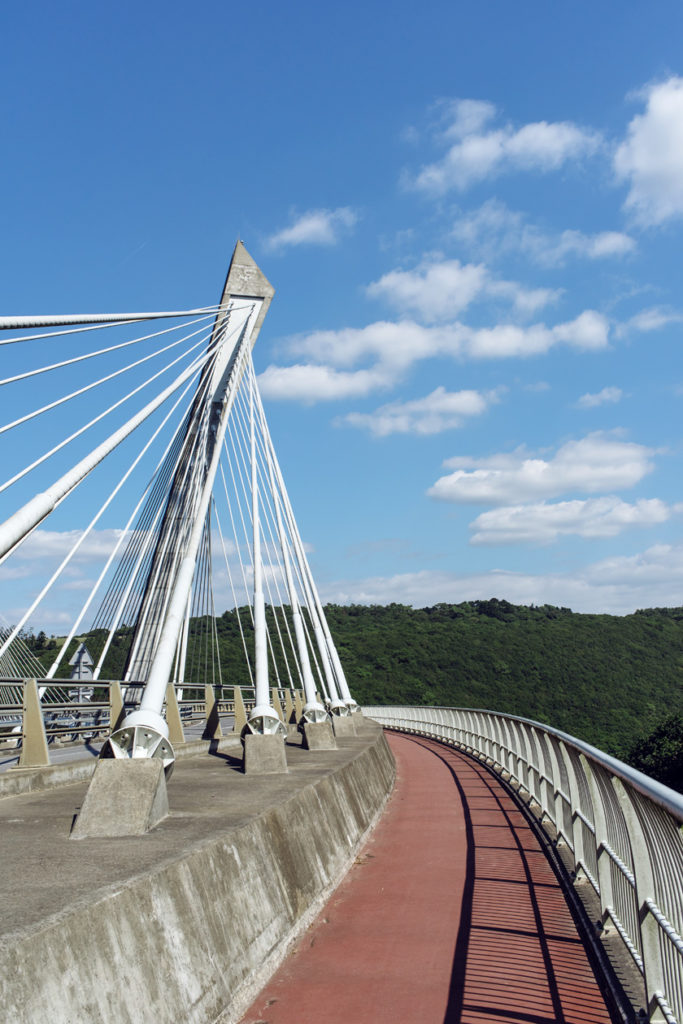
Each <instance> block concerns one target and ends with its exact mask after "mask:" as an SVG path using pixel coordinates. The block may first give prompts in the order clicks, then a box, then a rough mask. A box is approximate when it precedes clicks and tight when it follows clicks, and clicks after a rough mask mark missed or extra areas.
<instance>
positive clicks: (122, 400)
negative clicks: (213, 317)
mask: <svg viewBox="0 0 683 1024" xmlns="http://www.w3.org/2000/svg"><path fill="white" fill-rule="evenodd" d="M204 340H206V339H205V338H204V339H200V340H199V341H198V342H197V343H196V344H194V345H192V346H191V347H190V348H189V349H188V350H187V352H183V353H181V354H180V355H179V356H177V357H176V358H175V359H173V360H172V361H171V362H170V363H169V364H168V365H167V366H165V367H163V368H162V369H161V370H159V371H158V372H157V373H155V374H153V375H152V376H151V377H148V378H147V380H146V381H143V382H142V384H139V385H138V387H136V388H133V390H132V391H129V392H128V394H127V395H124V396H123V398H120V399H119V400H118V401H116V402H114V404H113V405H110V406H109V408H108V409H105V410H104V411H103V412H101V413H99V415H98V416H95V417H94V419H92V420H90V422H89V423H86V424H85V425H84V426H82V427H80V428H79V429H78V430H76V431H74V433H73V434H70V435H69V437H66V438H64V440H63V441H60V442H59V444H56V445H55V446H54V448H51V449H50V451H48V452H45V453H44V454H43V455H41V456H40V458H38V459H36V460H35V461H34V462H32V463H31V464H30V465H29V466H25V467H24V469H22V470H21V472H19V473H15V475H14V476H13V477H12V478H11V479H9V480H6V481H5V482H4V484H2V485H1V486H0V493H2V491H6V490H7V488H8V487H11V486H12V484H15V483H16V482H17V481H18V480H21V479H22V477H24V476H26V474H27V473H30V472H31V471H32V470H34V469H36V467H37V466H40V465H41V464H42V463H43V462H45V461H46V460H47V459H49V458H51V457H52V456H53V455H55V454H56V453H57V452H58V451H60V450H61V449H62V448H64V447H66V445H67V444H70V442H71V441H74V440H75V439H76V438H77V437H80V436H81V434H84V433H85V432H86V431H87V430H89V429H90V428H91V427H93V426H94V425H95V424H96V423H99V421H100V420H103V419H104V418H105V416H109V414H110V413H112V412H114V410H115V409H118V408H119V406H121V405H124V404H125V402H128V401H129V400H130V399H131V398H132V397H133V396H134V395H136V394H137V393H138V392H139V391H142V390H144V388H146V387H148V386H149V385H150V384H151V383H152V382H153V381H155V380H156V379H157V378H158V377H161V376H163V374H164V373H166V372H167V371H168V370H169V369H170V368H171V367H172V366H175V364H176V363H179V362H180V361H181V360H182V359H184V358H185V356H186V355H189V353H190V352H193V351H194V350H195V349H197V348H199V347H200V345H202V344H203V341H204ZM206 358H207V356H206V354H205V355H204V357H203V359H204V361H205V360H206ZM191 367H194V364H191ZM193 372H194V371H193Z"/></svg>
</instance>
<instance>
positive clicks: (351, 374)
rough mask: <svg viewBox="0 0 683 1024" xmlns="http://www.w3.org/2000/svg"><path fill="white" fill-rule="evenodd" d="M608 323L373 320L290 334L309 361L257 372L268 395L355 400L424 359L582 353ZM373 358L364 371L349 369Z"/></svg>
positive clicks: (589, 316)
mask: <svg viewBox="0 0 683 1024" xmlns="http://www.w3.org/2000/svg"><path fill="white" fill-rule="evenodd" d="M608 334H609V331H608V323H607V320H606V319H605V317H603V316H602V315H601V314H600V313H596V312H595V311H594V310H585V311H584V312H583V313H581V314H580V315H579V316H578V317H576V319H575V320H570V321H568V322H566V323H562V324H556V325H555V326H554V327H546V326H545V324H532V325H530V326H526V327H520V326H518V325H516V324H499V325H497V326H496V327H491V328H479V329H475V328H471V327H467V326H466V325H465V324H461V323H459V322H457V321H456V322H455V323H453V324H443V325H430V326H423V325H422V324H417V323H415V322H414V321H412V320H402V321H400V322H392V321H386V320H382V321H377V322H376V323H373V324H368V325H367V326H366V327H347V328H344V329H342V330H340V331H314V332H312V333H311V334H306V335H299V336H297V337H294V338H291V339H290V340H289V342H288V346H287V347H288V349H289V351H290V352H291V353H292V354H293V355H294V356H299V357H304V358H306V359H308V360H311V362H300V363H297V364H295V365H293V366H276V365H271V366H269V367H268V368H267V369H266V370H265V371H264V372H263V373H262V374H260V376H259V378H258V379H259V384H260V386H261V390H262V392H263V394H264V396H266V397H267V398H274V399H284V400H291V401H299V402H324V401H333V400H336V399H340V398H358V397H362V396H364V395H368V394H370V393H371V392H373V391H380V390H384V389H386V388H390V387H393V386H394V385H395V384H396V383H397V382H398V381H399V380H400V379H401V377H402V376H403V375H404V374H405V373H406V371H407V370H408V369H409V368H410V367H411V366H413V365H414V364H415V363H417V362H420V361H421V360H424V359H433V358H437V357H445V358H450V359H503V358H526V357H528V356H534V355H543V354H545V353H546V352H548V351H549V349H551V348H553V347H554V346H555V345H559V344H566V345H569V346H570V347H572V348H576V349H579V350H582V351H590V350H597V349H602V348H606V347H607V346H608V342H609V339H608ZM366 361H372V362H373V365H372V366H370V367H369V368H361V369H356V370H353V369H352V367H354V366H356V365H357V364H358V363H361V362H366Z"/></svg>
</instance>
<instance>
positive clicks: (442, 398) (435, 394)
mask: <svg viewBox="0 0 683 1024" xmlns="http://www.w3.org/2000/svg"><path fill="white" fill-rule="evenodd" d="M499 394H500V391H499V390H496V391H488V392H481V391H446V389H445V388H444V387H438V388H436V390H434V391H432V392H431V394H429V395H425V396H424V397H423V398H415V399H413V400H412V401H408V402H390V403H389V404H388V405H383V406H381V407H380V408H379V409H376V410H375V411H374V412H371V413H360V412H351V413H348V414H347V415H346V416H344V417H343V418H342V420H341V422H344V423H349V424H351V426H354V427H361V428H364V429H367V430H369V431H370V432H371V433H372V434H374V435H375V437H387V436H388V435H389V434H419V435H427V434H440V433H442V432H443V431H444V430H453V429H455V428H457V427H461V426H462V425H463V422H464V421H465V419H466V418H468V417H470V416H480V415H481V414H482V413H484V412H485V411H486V410H487V409H488V408H489V406H490V405H491V404H492V403H493V402H496V401H498V398H499Z"/></svg>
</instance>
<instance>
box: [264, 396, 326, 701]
mask: <svg viewBox="0 0 683 1024" xmlns="http://www.w3.org/2000/svg"><path fill="white" fill-rule="evenodd" d="M259 412H260V413H261V414H262V413H263V407H262V406H261V403H260V401H259ZM263 427H264V421H263V417H262V418H261V430H262V431H263ZM266 455H267V456H268V455H269V453H268V452H267V453H266ZM268 474H269V477H270V489H271V493H272V496H273V502H274V504H275V513H276V517H277V531H278V535H279V538H280V546H281V550H282V559H283V562H284V570H285V578H286V580H287V587H288V590H289V601H290V606H291V609H292V619H293V622H294V632H295V634H296V640H297V647H298V653H299V658H298V662H299V666H298V667H299V674H300V677H301V681H302V683H303V688H304V693H305V694H306V703H307V704H315V703H316V696H315V682H314V680H313V674H312V672H311V663H310V660H309V657H308V647H307V646H306V637H305V635H304V629H303V624H302V619H301V610H300V608H299V601H298V599H297V594H296V588H295V586H294V580H293V578H292V568H291V564H290V559H289V552H288V547H289V545H288V543H287V538H286V537H285V533H284V529H283V524H282V514H281V511H280V497H279V495H278V492H277V487H276V485H275V475H274V473H273V463H272V459H270V458H268ZM285 621H287V620H286V619H285ZM290 639H291V638H290Z"/></svg>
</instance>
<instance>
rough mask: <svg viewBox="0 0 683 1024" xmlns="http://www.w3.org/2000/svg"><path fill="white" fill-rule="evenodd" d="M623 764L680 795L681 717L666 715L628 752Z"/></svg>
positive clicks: (682, 767)
mask: <svg viewBox="0 0 683 1024" xmlns="http://www.w3.org/2000/svg"><path fill="white" fill-rule="evenodd" d="M627 761H628V762H629V763H630V764H632V765H633V767H634V768H637V769H638V771H639V772H644V773H645V774H646V775H649V776H650V777H651V778H653V779H657V781H658V782H662V783H663V784H664V785H665V786H670V787H671V789H676V790H678V791H679V792H683V716H681V715H670V716H669V717H668V718H665V719H664V721H663V722H660V723H659V725H658V726H657V727H656V729H653V730H652V732H651V733H650V734H649V735H648V736H645V737H644V738H643V739H641V740H639V741H638V742H637V743H635V744H634V746H633V747H632V748H631V752H630V754H629V755H628V757H627Z"/></svg>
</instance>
